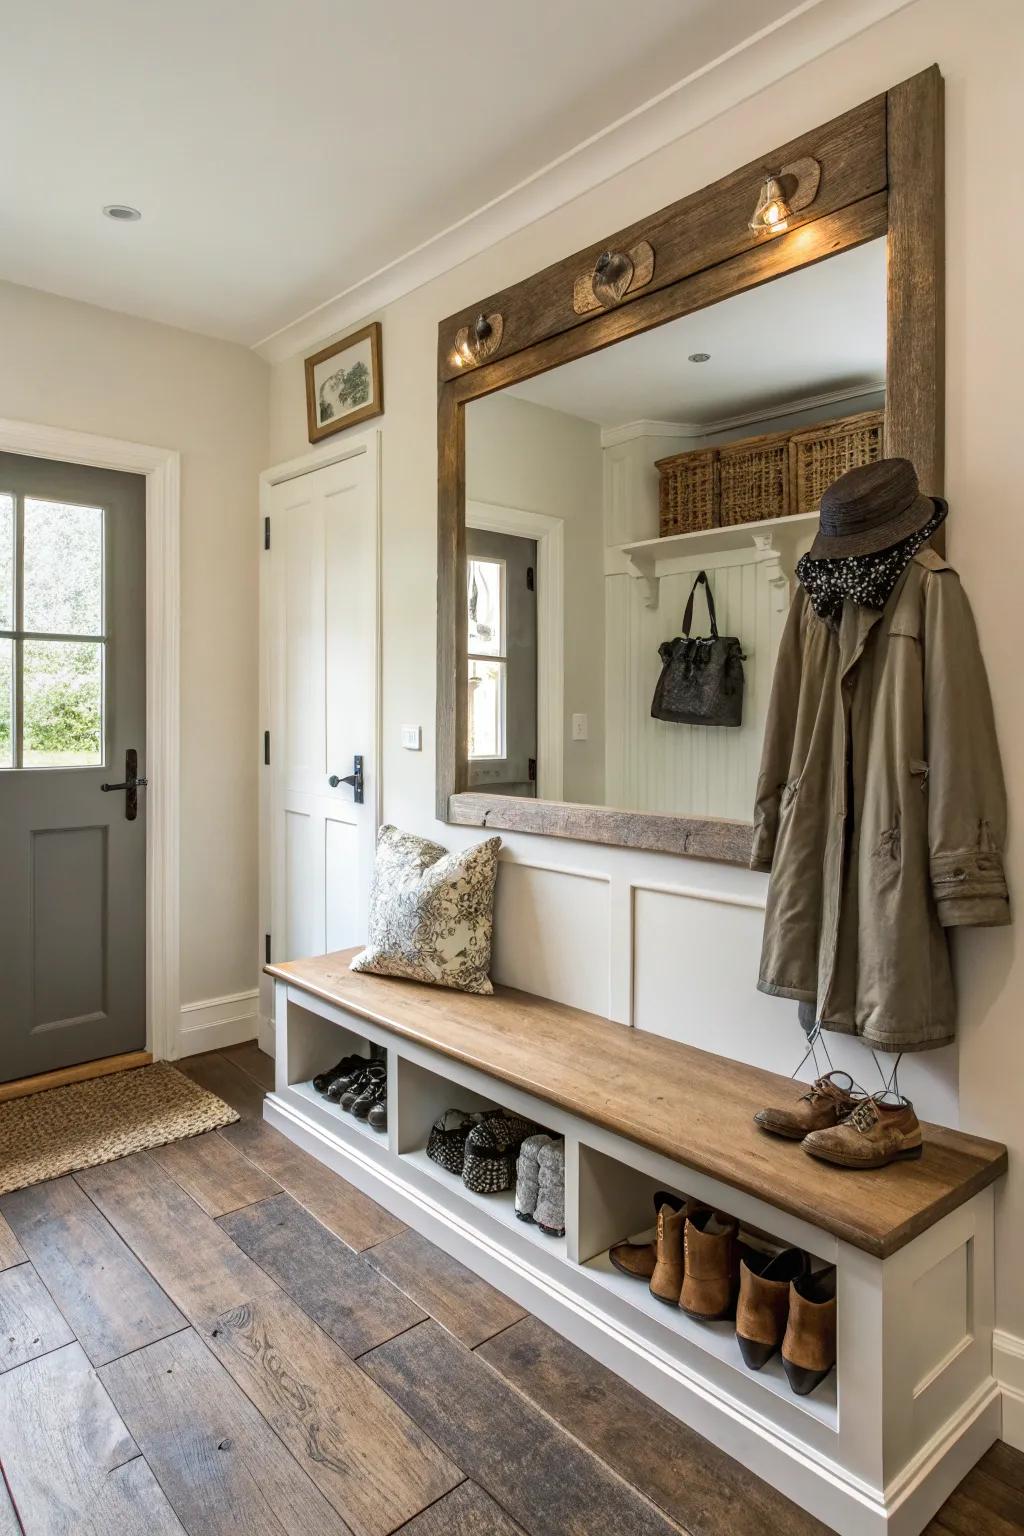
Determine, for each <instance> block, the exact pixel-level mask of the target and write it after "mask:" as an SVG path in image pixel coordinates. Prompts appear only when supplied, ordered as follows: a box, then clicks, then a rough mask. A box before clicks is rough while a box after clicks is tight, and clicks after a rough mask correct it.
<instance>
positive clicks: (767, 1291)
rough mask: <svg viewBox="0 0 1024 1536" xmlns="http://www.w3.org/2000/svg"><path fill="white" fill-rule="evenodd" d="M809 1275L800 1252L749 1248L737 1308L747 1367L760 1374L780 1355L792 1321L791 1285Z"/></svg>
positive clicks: (739, 1341)
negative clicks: (777, 1354)
mask: <svg viewBox="0 0 1024 1536" xmlns="http://www.w3.org/2000/svg"><path fill="white" fill-rule="evenodd" d="M806 1271H807V1255H806V1253H801V1251H800V1249H799V1248H784V1249H783V1251H782V1252H781V1253H760V1252H757V1251H755V1250H754V1249H752V1248H748V1249H747V1250H746V1252H745V1253H744V1254H743V1256H742V1258H741V1259H740V1299H739V1301H738V1302H737V1304H736V1342H737V1344H738V1345H739V1347H740V1354H741V1355H742V1356H743V1359H744V1363H745V1364H746V1365H747V1366H748V1367H749V1368H750V1370H752V1371H759V1370H760V1369H761V1367H762V1366H763V1365H767V1364H768V1361H769V1360H770V1359H771V1358H772V1356H773V1355H774V1354H775V1353H776V1352H777V1351H778V1349H779V1348H780V1347H781V1345H782V1340H783V1337H784V1335H785V1332H786V1322H787V1320H788V1318H789V1287H790V1282H791V1281H793V1280H798V1279H799V1278H800V1277H801V1276H802V1275H803V1274H805V1273H806Z"/></svg>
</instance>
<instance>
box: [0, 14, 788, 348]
mask: <svg viewBox="0 0 1024 1536" xmlns="http://www.w3.org/2000/svg"><path fill="white" fill-rule="evenodd" d="M806 9H807V7H806V3H802V4H800V5H797V4H796V3H795V0H730V3H729V4H728V5H723V4H721V3H720V0H647V4H645V5H642V6H635V5H634V6H632V7H630V8H629V10H628V14H627V13H625V12H624V11H623V7H622V3H621V0H573V3H564V0H562V3H554V4H553V3H552V0H516V3H515V4H514V5H511V6H510V5H509V4H508V3H507V0H386V3H376V4H374V3H372V0H360V3H356V0H213V3H211V0H169V3H167V0H89V3H88V4H84V3H82V0H47V3H45V4H44V3H26V0H0V35H2V37H3V66H4V67H3V75H4V87H3V91H2V92H0V145H2V151H0V277H3V278H7V279H8V280H10V281H12V282H17V283H24V284H27V285H29V286H31V287H35V288H43V289H48V290H50V291H51V292H54V293H59V294H64V295H67V296H69V297H73V298H77V299H83V300H86V301H88V302H91V303H95V304H102V305H105V306H107V307H109V308H112V309H119V310H124V311H126V312H128V313H131V314H137V315H144V316H147V317H149V318H152V319H157V320H163V321H167V322H170V323H172V324H175V325H182V326H186V327H189V328H192V329H195V330H199V331H204V332H207V333H209V334H212V335H218V336H224V337H228V338H231V339H233V340H238V341H243V342H247V343H255V342H257V341H259V340H260V339H262V338H264V337H266V336H268V335H270V334H271V333H273V332H274V331H276V330H277V329H278V328H280V327H282V326H284V325H286V324H288V323H289V322H291V321H293V320H295V319H296V318H297V317H298V316H300V315H302V314H304V313H305V312H307V311H308V310H310V309H311V308H313V307H316V306H319V305H321V304H324V303H326V302H327V301H328V300H330V299H331V298H333V297H334V296H335V295H337V294H339V293H341V292H342V291H344V290H345V289H347V288H349V287H351V286H352V284H353V283H355V282H358V281H359V280H361V279H364V278H366V277H368V276H369V275H371V274H372V273H375V272H377V271H379V269H380V268H382V267H384V266H386V265H388V264H389V263H391V262H394V261H396V260H397V259H398V258H399V257H401V256H403V255H404V254H405V253H407V252H409V251H410V250H412V249H414V248H415V247H417V246H419V245H421V244H422V243H423V242H425V241H428V240H430V239H432V238H433V237H434V236H436V235H437V234H438V233H439V232H440V231H442V230H444V229H446V228H447V227H449V226H451V225H452V224H454V223H456V222H458V221H460V220H463V219H465V218H467V217H468V216H469V215H470V214H472V213H473V212H474V211H475V210H477V209H479V208H481V207H482V206H483V205H485V204H487V203H488V202H490V201H491V200H492V199H494V198H496V197H499V196H501V195H502V194H504V193H506V192H508V191H509V190H510V189H511V188H513V187H514V186H516V185H517V184H518V183H519V182H521V181H522V180H523V179H524V178H528V177H531V176H533V175H535V174H536V173H537V172H539V171H540V170H541V169H542V168H543V167H544V166H546V165H549V164H550V163H551V162H552V161H553V160H556V159H557V158H558V157H560V156H563V155H566V154H567V153H568V152H569V151H571V150H573V149H574V148H575V147H576V146H578V145H580V144H581V143H582V142H583V141H584V140H586V139H587V138H588V137H589V136H591V135H594V134H596V133H598V132H599V131H600V130H601V129H602V128H603V127H605V126H606V125H608V124H609V123H611V122H613V121H614V120H615V119H617V118H619V117H621V116H622V115H624V114H626V113H629V112H631V111H633V110H634V109H635V108H637V107H639V106H640V105H641V104H642V103H644V102H648V101H649V100H650V99H651V98H652V97H654V96H656V95H657V94H658V93H659V92H663V91H666V90H668V88H669V87H671V86H672V85H673V84H674V83H675V82H677V81H679V80H681V79H684V78H685V77H689V76H692V75H694V74H695V72H699V71H701V70H702V68H703V67H704V66H705V65H707V64H709V63H710V62H711V61H713V60H717V59H721V58H722V57H723V56H724V55H728V54H729V53H730V51H731V50H735V49H737V48H738V47H739V46H740V45H741V44H743V43H745V42H749V41H750V40H751V39H753V38H754V37H755V36H756V35H757V34H759V33H760V32H761V31H762V30H763V29H766V28H770V27H771V26H772V25H773V24H774V23H776V22H778V21H779V18H780V17H782V16H785V15H788V14H790V13H791V12H792V13H794V14H798V13H799V14H802V13H803V12H805V11H806ZM111 202H125V203H130V204H134V205H136V206H137V207H139V208H141V209H142V210H143V214H144V218H143V221H142V223H141V224H131V225H118V224H114V223H112V222H110V221H109V220H106V219H104V218H102V217H101V214H100V209H101V207H102V205H103V204H105V203H111Z"/></svg>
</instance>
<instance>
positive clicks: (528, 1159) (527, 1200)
mask: <svg viewBox="0 0 1024 1536" xmlns="http://www.w3.org/2000/svg"><path fill="white" fill-rule="evenodd" d="M516 1215H517V1216H518V1217H519V1220H520V1221H532V1222H535V1223H536V1224H537V1226H538V1227H540V1229H541V1231H542V1232H546V1233H547V1235H548V1236H549V1237H564V1236H565V1142H564V1141H562V1140H561V1139H560V1138H558V1137H553V1136H547V1135H545V1134H544V1133H543V1132H541V1133H538V1134H537V1135H536V1136H527V1138H526V1140H525V1141H524V1142H523V1144H522V1146H521V1147H520V1148H519V1156H518V1158H517V1159H516Z"/></svg>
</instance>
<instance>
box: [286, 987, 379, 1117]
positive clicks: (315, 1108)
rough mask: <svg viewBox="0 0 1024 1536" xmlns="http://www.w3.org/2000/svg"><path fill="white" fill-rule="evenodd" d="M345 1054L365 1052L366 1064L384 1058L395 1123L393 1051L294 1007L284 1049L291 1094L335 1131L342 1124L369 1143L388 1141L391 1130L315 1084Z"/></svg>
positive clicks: (311, 1114) (352, 1030)
mask: <svg viewBox="0 0 1024 1536" xmlns="http://www.w3.org/2000/svg"><path fill="white" fill-rule="evenodd" d="M343 1056H362V1057H364V1058H365V1060H366V1062H367V1065H369V1063H370V1061H371V1060H373V1059H374V1058H376V1059H378V1060H381V1061H383V1062H384V1063H385V1064H386V1066H387V1070H388V1096H389V1105H388V1124H389V1125H391V1124H392V1123H393V1116H392V1113H391V1104H390V1097H391V1087H392V1085H391V1078H392V1076H393V1070H392V1066H393V1064H392V1061H391V1053H390V1052H389V1051H388V1050H387V1048H386V1047H384V1046H382V1045H379V1044H377V1043H375V1042H374V1041H371V1040H370V1039H369V1038H368V1037H367V1036H366V1035H364V1034H361V1033H360V1032H359V1031H358V1030H357V1029H354V1028H351V1027H348V1026H344V1025H338V1024H336V1023H333V1022H332V1021H330V1020H328V1019H325V1018H322V1017H321V1016H320V1015H319V1014H316V1013H312V1012H310V1011H309V1010H308V1009H305V1008H298V1007H293V1008H292V1009H291V1010H290V1014H289V1019H288V1045H287V1051H286V1053H285V1061H284V1076H285V1082H286V1084H287V1089H288V1092H289V1095H290V1096H292V1097H293V1098H294V1100H295V1101H296V1102H297V1103H299V1104H301V1105H302V1107H303V1108H304V1109H305V1110H306V1112H307V1113H308V1114H309V1115H310V1117H311V1118H312V1119H313V1120H314V1121H315V1122H316V1123H317V1124H318V1125H321V1126H323V1127H324V1128H325V1129H326V1130H329V1131H332V1132H333V1131H335V1130H336V1129H337V1128H338V1127H339V1126H341V1127H344V1128H345V1129H346V1130H348V1131H350V1132H352V1133H354V1134H356V1135H358V1136H361V1137H364V1138H365V1139H366V1140H367V1141H369V1142H370V1143H374V1142H376V1143H380V1144H383V1145H384V1146H385V1147H386V1146H387V1145H388V1143H389V1133H388V1132H387V1131H378V1130H374V1128H373V1127H372V1126H371V1125H369V1124H368V1123H367V1122H366V1121H365V1120H358V1119H356V1117H355V1116H354V1115H353V1114H351V1113H350V1112H348V1111H346V1110H343V1109H342V1108H341V1106H340V1104H338V1103H336V1102H334V1101H333V1100H331V1099H329V1098H327V1097H326V1095H324V1094H322V1093H319V1092H318V1091H317V1090H316V1089H315V1088H314V1087H313V1078H314V1077H316V1076H317V1074H318V1073H320V1072H325V1071H327V1070H328V1068H330V1067H333V1066H334V1064H335V1063H336V1062H338V1061H340V1060H341V1058H342V1057H343Z"/></svg>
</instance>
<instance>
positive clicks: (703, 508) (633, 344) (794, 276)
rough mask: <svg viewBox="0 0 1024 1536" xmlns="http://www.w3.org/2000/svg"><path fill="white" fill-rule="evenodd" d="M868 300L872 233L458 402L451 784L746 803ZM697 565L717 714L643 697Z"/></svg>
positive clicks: (861, 351)
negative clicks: (735, 709) (813, 261)
mask: <svg viewBox="0 0 1024 1536" xmlns="http://www.w3.org/2000/svg"><path fill="white" fill-rule="evenodd" d="M885 310H886V274H885V241H884V240H876V241H872V242H870V243H869V244H867V245H864V246H861V247H859V248H858V249H856V250H852V251H847V252H844V253H843V254H842V255H840V256H836V257H834V258H832V259H831V260H828V261H824V262H821V263H819V264H817V265H816V266H812V267H806V268H802V269H801V270H799V271H797V272H794V273H791V274H789V275H787V276H785V277H782V278H779V279H777V280H776V281H775V282H771V283H767V284H765V285H764V286H763V287H760V288H756V289H753V290H751V291H750V292H747V293H742V294H737V295H735V296H734V297H732V298H730V299H727V300H725V301H723V302H722V303H721V304H716V305H714V306H713V307H711V308H709V309H705V310H702V311H700V312H699V313H697V314H694V315H687V316H684V317H683V318H681V319H679V320H675V321H673V322H671V323H670V324H668V325H665V326H662V327H661V328H660V329H658V330H654V331H649V332H646V333H645V334H643V335H640V336H635V337H632V338H630V339H628V340H626V341H623V342H620V343H619V344H618V345H616V346H613V347H608V348H606V349H605V350H604V351H601V352H595V353H592V354H590V355H588V356H586V357H583V358H581V359H579V360H578V361H576V362H572V363H567V364H565V365H564V366H562V367H560V368H556V369H553V370H552V371H551V372H549V373H545V374H541V375H539V376H538V377H536V378H533V379H529V380H527V381H526V382H525V383H522V384H517V385H514V386H512V387H511V388H509V389H507V390H504V391H501V392H498V393H496V394H493V395H489V396H485V397H484V398H482V399H479V400H474V401H472V402H470V403H469V404H468V405H467V406H466V521H467V581H468V599H469V614H470V619H469V634H468V635H467V647H468V655H469V658H470V660H469V690H470V698H469V711H468V713H469V721H470V728H469V729H470V748H469V750H470V758H469V764H468V782H469V784H470V787H472V788H475V789H477V790H489V791H493V792H495V793H499V794H518V795H539V796H540V797H541V798H544V799H549V800H569V801H575V802H580V803H584V804H590V805H607V806H612V807H617V808H621V809H626V810H638V811H654V812H656V811H661V812H670V813H677V814H684V815H695V816H708V817H728V818H734V819H736V820H739V821H749V820H750V819H751V814H752V806H753V794H754V784H755V780H756V775H757V768H758V763H759V761H760V755H761V737H762V734H763V727H764V719H765V714H766V711H767V707H768V698H769V692H770V688H771V679H772V671H773V667H774V661H775V655H776V651H777V648H778V643H779V639H780V636H781V633H782V627H783V625H784V623H785V618H786V614H787V612H788V609H789V603H790V598H791V594H792V590H793V582H794V575H793V572H794V567H795V565H796V562H797V560H798V559H799V557H800V555H801V554H803V553H804V551H805V550H806V549H807V548H808V547H809V545H810V542H811V539H812V537H813V533H814V529H815V525H816V522H817V506H818V502H819V500H820V496H821V492H822V491H823V490H824V488H825V487H826V486H827V485H828V484H830V483H831V481H832V480H834V479H835V478H836V477H837V476H838V475H839V474H841V473H842V472H843V471H844V470H846V469H848V468H851V467H852V466H853V465H855V464H859V463H863V462H866V461H867V460H869V459H873V458H877V457H879V456H880V454H881V453H882V451H883V445H882V411H883V408H884V403H885V350H886V334H885ZM701 571H704V572H706V574H707V583H708V590H710V592H711V594H712V596H713V600H714V604H715V607H716V610H717V621H718V630H719V632H720V634H722V635H731V636H736V637H737V638H738V639H739V641H740V646H741V649H742V653H743V656H744V662H743V670H744V691H743V707H742V723H741V724H740V725H739V726H736V727H734V726H725V725H717V724H711V725H699V724H679V723H676V722H675V721H668V720H663V719H655V718H653V717H652V714H651V705H652V699H653V696H654V692H655V688H656V685H657V683H658V679H659V676H660V674H661V671H662V665H663V662H662V657H661V655H660V654H659V647H660V646H661V645H662V644H663V642H666V641H671V640H673V639H674V638H675V637H676V636H678V635H680V633H681V630H682V617H683V611H684V608H685V606H686V601H687V597H688V595H689V593H690V591H691V589H692V587H693V584H694V581H695V578H696V577H697V575H698V573H699V572H701ZM703 590H704V589H702V588H701V589H698V592H697V594H696V596H695V600H694V616H693V627H692V633H693V634H694V635H700V636H707V635H708V634H709V633H710V628H709V622H708V611H707V607H706V604H705V601H704V596H703Z"/></svg>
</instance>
